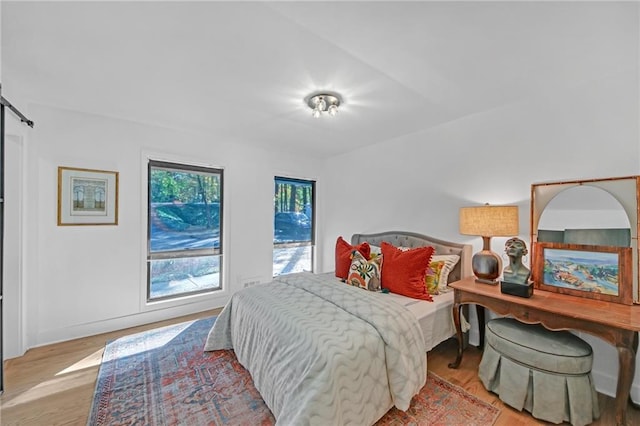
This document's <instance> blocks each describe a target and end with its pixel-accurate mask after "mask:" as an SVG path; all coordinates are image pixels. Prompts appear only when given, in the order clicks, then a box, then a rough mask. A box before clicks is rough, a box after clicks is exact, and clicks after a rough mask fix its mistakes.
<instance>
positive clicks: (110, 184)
mask: <svg viewBox="0 0 640 426" xmlns="http://www.w3.org/2000/svg"><path fill="white" fill-rule="evenodd" d="M117 224H118V172H114V171H108V170H92V169H82V168H75V167H63V166H60V167H58V226H72V225H117Z"/></svg>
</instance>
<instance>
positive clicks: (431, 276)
mask: <svg viewBox="0 0 640 426" xmlns="http://www.w3.org/2000/svg"><path fill="white" fill-rule="evenodd" d="M434 257H435V256H434ZM444 265H445V262H444V260H439V261H437V262H433V261H432V262H431V263H430V264H429V268H428V269H427V274H426V275H425V276H424V284H425V286H426V287H427V293H429V294H434V295H435V294H440V290H439V285H438V284H439V282H440V274H441V273H442V268H444Z"/></svg>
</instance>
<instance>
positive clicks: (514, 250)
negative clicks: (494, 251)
mask: <svg viewBox="0 0 640 426" xmlns="http://www.w3.org/2000/svg"><path fill="white" fill-rule="evenodd" d="M504 252H505V253H506V254H507V256H508V257H509V265H507V266H506V267H505V268H504V270H503V271H502V279H503V280H504V281H507V282H509V283H514V284H528V283H529V277H530V276H531V271H530V270H529V268H527V267H526V266H525V265H524V264H523V263H522V256H525V255H526V254H527V253H529V252H528V250H527V245H526V244H525V242H524V241H522V240H521V239H520V238H517V237H514V238H510V239H508V240H507V242H506V243H505V244H504Z"/></svg>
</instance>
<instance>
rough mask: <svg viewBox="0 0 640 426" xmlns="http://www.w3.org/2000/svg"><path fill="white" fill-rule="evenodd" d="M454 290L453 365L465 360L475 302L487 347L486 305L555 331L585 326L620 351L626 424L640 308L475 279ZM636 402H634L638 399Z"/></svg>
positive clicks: (619, 416)
mask: <svg viewBox="0 0 640 426" xmlns="http://www.w3.org/2000/svg"><path fill="white" fill-rule="evenodd" d="M449 286H450V287H453V288H454V292H455V293H454V304H453V320H454V323H455V326H456V333H457V337H458V355H457V357H456V360H455V361H454V362H452V363H451V364H449V368H458V366H459V365H460V362H461V361H462V352H463V349H464V346H463V344H462V343H463V340H462V338H463V336H462V329H461V326H460V324H461V323H460V308H461V307H462V306H463V305H467V304H472V303H473V304H475V305H479V306H477V309H476V311H477V312H478V324H479V331H480V348H483V347H484V309H481V308H480V306H481V307H484V308H487V309H490V310H492V311H494V312H496V313H497V314H499V315H510V316H513V317H514V318H516V319H517V320H518V321H521V322H524V323H528V324H542V325H543V326H545V327H546V328H548V329H550V330H579V331H584V332H585V333H589V334H592V335H594V336H597V337H599V338H601V339H603V340H605V341H606V342H608V343H610V344H612V345H613V346H615V347H616V349H617V350H618V362H619V371H618V384H617V388H616V400H615V407H616V423H617V424H618V425H625V424H626V413H627V401H629V400H630V395H629V393H630V390H631V384H632V382H633V376H634V373H635V358H636V351H637V349H638V331H640V306H638V305H633V306H629V305H621V304H617V303H610V302H604V301H600V300H593V299H586V298H581V297H577V296H569V295H565V294H559V293H553V292H548V291H543V290H537V289H536V290H534V292H533V296H531V298H524V297H517V296H510V295H508V294H502V293H501V292H500V286H492V285H487V284H479V283H476V282H475V278H474V277H469V278H465V279H463V280H460V281H456V282H453V283H449ZM632 403H633V401H632Z"/></svg>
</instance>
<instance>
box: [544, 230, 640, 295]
mask: <svg viewBox="0 0 640 426" xmlns="http://www.w3.org/2000/svg"><path fill="white" fill-rule="evenodd" d="M536 245H537V249H536V251H535V253H536V259H535V261H534V264H535V277H534V280H535V284H536V286H537V288H539V289H541V290H547V291H552V292H556V293H563V294H570V295H573V296H580V297H586V298H589V299H597V300H606V301H609V302H615V303H621V304H625V305H631V304H633V281H632V276H631V274H632V271H631V247H614V246H596V245H582V244H565V243H536Z"/></svg>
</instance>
